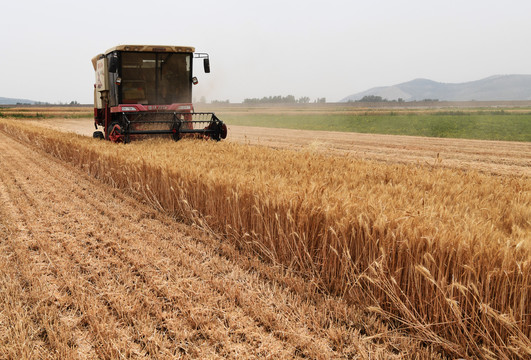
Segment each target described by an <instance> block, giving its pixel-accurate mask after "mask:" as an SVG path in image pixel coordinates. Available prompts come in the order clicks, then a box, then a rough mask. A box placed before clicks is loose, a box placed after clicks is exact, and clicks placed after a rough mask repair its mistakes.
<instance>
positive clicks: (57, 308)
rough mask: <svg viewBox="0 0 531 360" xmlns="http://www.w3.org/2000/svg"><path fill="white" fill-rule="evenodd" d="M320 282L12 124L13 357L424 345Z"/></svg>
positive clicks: (8, 246) (7, 300)
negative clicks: (19, 137)
mask: <svg viewBox="0 0 531 360" xmlns="http://www.w3.org/2000/svg"><path fill="white" fill-rule="evenodd" d="M310 289H311V287H308V286H306V285H305V282H304V281H302V280H301V279H300V278H297V277H296V276H294V275H290V274H285V273H283V272H282V271H281V270H280V269H278V268H275V267H273V266H269V265H265V264H263V263H261V262H260V261H258V260H256V259H253V258H252V257H248V256H245V255H242V254H240V253H239V252H238V251H236V250H235V249H233V248H231V247H230V246H229V245H227V244H225V243H223V242H220V241H219V240H216V239H215V238H213V237H211V236H207V235H205V234H204V233H203V232H201V231H199V230H198V229H195V228H192V227H190V226H186V225H183V224H180V223H177V222H176V221H174V220H173V219H171V218H169V217H167V216H165V215H163V214H161V213H159V212H157V211H155V210H153V209H152V208H150V207H149V206H148V205H145V204H141V203H139V202H138V201H137V200H135V199H133V198H131V197H129V196H127V195H124V194H123V193H122V192H121V191H120V190H117V189H114V188H112V187H110V186H107V185H104V184H102V183H101V182H99V181H97V180H95V179H93V178H91V177H90V176H88V175H87V174H85V173H83V172H82V171H80V170H78V169H76V168H73V167H71V166H70V165H68V164H65V163H62V162H61V161H60V160H57V159H55V158H53V157H51V156H48V155H47V154H44V153H42V152H40V151H36V150H33V149H31V148H29V147H28V146H26V145H24V144H21V143H19V142H17V141H15V140H13V139H11V138H9V137H7V136H6V135H5V134H3V133H1V132H0V309H1V311H0V358H2V359H30V358H31V359H41V358H42V359H43V358H47V359H48V358H57V359H72V358H75V359H77V358H81V359H97V358H106V359H115V358H140V357H149V358H161V359H174V358H238V359H241V358H268V357H270V358H275V359H277V358H280V359H282V358H303V357H306V358H323V359H324V358H361V359H363V358H369V357H370V358H371V359H378V358H381V359H387V358H393V356H395V357H397V356H400V354H401V355H404V353H403V352H402V351H409V353H408V354H411V352H410V351H411V350H410V349H417V351H415V352H416V353H417V354H424V355H425V353H424V350H422V349H420V348H419V347H417V345H415V343H414V340H412V339H408V338H404V337H401V336H396V337H393V334H389V333H388V330H387V328H386V327H385V326H384V325H383V324H382V323H380V322H379V321H377V320H376V319H374V318H373V317H369V316H368V315H363V314H361V313H360V312H359V311H358V310H356V309H355V308H353V307H349V306H347V305H346V304H344V303H343V302H341V301H340V300H337V299H330V298H326V297H324V296H322V295H319V294H315V293H312V290H310ZM384 335H385V336H384Z"/></svg>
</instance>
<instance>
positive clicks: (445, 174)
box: [0, 120, 531, 358]
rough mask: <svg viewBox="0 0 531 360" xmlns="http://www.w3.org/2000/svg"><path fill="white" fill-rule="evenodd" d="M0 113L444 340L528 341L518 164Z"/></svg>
mask: <svg viewBox="0 0 531 360" xmlns="http://www.w3.org/2000/svg"><path fill="white" fill-rule="evenodd" d="M0 125H1V128H2V129H3V130H4V131H6V132H8V133H10V134H12V135H13V136H16V137H17V138H19V139H21V140H23V141H26V142H28V143H29V144H33V145H35V146H38V147H40V148H42V149H44V150H45V151H47V152H49V153H52V154H54V155H55V156H57V157H59V158H61V159H64V160H66V161H69V162H72V163H75V164H77V165H78V166H80V167H82V168H84V169H86V171H87V172H89V173H91V174H93V175H94V176H96V177H98V178H100V179H102V180H104V181H107V182H109V183H112V184H114V185H115V186H117V187H119V188H122V189H126V190H128V191H130V192H132V193H134V194H136V195H137V196H138V197H140V198H143V199H146V200H148V201H150V202H151V203H152V204H153V205H154V206H155V207H157V208H159V209H162V210H163V211H167V212H170V213H172V214H174V215H175V216H177V217H180V218H182V219H185V220H186V221H193V222H196V223H198V224H200V225H201V226H203V227H205V228H208V229H212V230H213V231H214V232H216V233H217V234H219V235H221V236H224V237H225V238H226V239H230V240H232V241H234V242H235V243H236V244H238V245H239V246H240V247H241V248H242V249H243V250H247V251H254V252H256V253H258V254H259V255H261V256H263V257H264V258H265V259H267V260H268V261H273V262H276V263H279V264H283V265H285V266H288V267H290V268H292V269H295V270H297V271H299V272H300V273H301V274H304V275H305V276H306V277H307V278H308V280H309V281H310V282H313V283H315V286H316V287H318V288H319V289H321V290H324V291H329V292H331V293H334V294H337V295H341V296H344V297H345V298H346V299H349V300H350V301H353V302H357V303H359V304H361V305H363V306H366V308H367V310H369V311H374V312H377V313H380V314H381V315H382V316H383V317H386V318H388V319H389V321H391V322H393V323H395V324H396V326H397V327H398V328H401V329H403V330H404V331H407V332H408V333H409V334H411V335H414V336H416V337H418V338H420V339H422V340H423V341H426V342H427V343H431V344H432V345H434V346H439V347H440V348H441V349H442V350H443V351H445V352H447V353H448V354H452V355H460V356H476V357H479V358H525V357H527V356H529V355H531V342H530V340H529V337H530V333H531V306H530V304H529V297H530V296H531V294H530V290H531V237H530V233H531V222H530V219H531V206H530V204H531V183H530V181H529V178H527V177H520V178H517V177H510V176H489V175H486V174H481V173H477V172H473V171H470V172H464V171H457V170H449V169H443V168H439V167H437V164H436V163H435V164H434V165H433V166H407V165H389V164H385V163H379V162H371V161H361V160H355V159H352V158H348V159H347V158H341V157H329V156H323V155H318V154H312V153H309V152H306V153H305V152H292V151H279V150H273V149H269V148H264V147H250V146H245V145H238V144H232V143H211V142H203V141H192V140H183V141H180V142H178V143H173V142H170V141H160V140H156V141H144V142H138V143H132V144H130V145H127V146H120V145H114V144H110V143H107V142H101V141H96V140H93V139H88V138H84V137H81V136H74V135H72V136H64V134H58V133H55V132H53V131H51V130H46V129H34V128H30V127H28V126H25V125H22V124H20V123H16V122H13V121H6V120H1V122H0Z"/></svg>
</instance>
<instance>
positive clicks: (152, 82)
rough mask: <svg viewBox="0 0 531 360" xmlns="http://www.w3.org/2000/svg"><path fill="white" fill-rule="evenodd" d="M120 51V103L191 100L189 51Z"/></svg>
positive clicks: (185, 101)
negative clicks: (186, 52) (187, 52)
mask: <svg viewBox="0 0 531 360" xmlns="http://www.w3.org/2000/svg"><path fill="white" fill-rule="evenodd" d="M121 55H122V56H121V63H122V67H121V68H122V69H121V70H122V71H121V79H122V82H121V85H120V88H121V101H120V102H121V103H122V104H143V105H155V104H157V105H159V104H174V103H190V102H191V100H192V85H191V80H190V79H191V64H190V63H191V54H185V53H146V52H138V53H131V52H129V53H128V52H122V54H121Z"/></svg>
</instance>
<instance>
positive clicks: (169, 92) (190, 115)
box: [92, 45, 227, 143]
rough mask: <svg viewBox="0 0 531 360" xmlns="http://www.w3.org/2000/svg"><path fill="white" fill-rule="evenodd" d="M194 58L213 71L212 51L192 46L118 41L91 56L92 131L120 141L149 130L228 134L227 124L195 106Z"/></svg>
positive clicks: (221, 136) (153, 133) (142, 135)
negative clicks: (193, 100)
mask: <svg viewBox="0 0 531 360" xmlns="http://www.w3.org/2000/svg"><path fill="white" fill-rule="evenodd" d="M194 58H199V59H203V66H204V71H205V73H209V72H210V61H209V57H208V54H205V53H196V52H195V49H194V48H193V47H183V46H151V45H120V46H116V47H113V48H111V49H109V50H107V51H106V52H105V53H103V54H99V55H97V56H95V57H94V58H92V65H93V66H94V71H95V72H96V83H95V84H94V126H95V128H96V130H97V131H95V132H94V137H95V138H100V139H107V140H110V141H113V142H122V143H127V142H129V141H131V140H132V139H139V138H145V137H149V136H171V137H173V139H174V140H179V139H180V138H182V137H185V136H190V137H203V138H210V139H214V140H218V141H219V140H221V139H225V138H226V136H227V126H226V125H225V124H224V123H223V122H222V121H221V120H220V119H218V118H217V117H216V115H215V114H214V113H210V112H195V111H194V107H193V104H192V86H193V85H195V84H197V82H198V81H197V78H196V77H195V76H193V59H194ZM98 127H101V128H102V130H98Z"/></svg>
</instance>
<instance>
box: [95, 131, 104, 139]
mask: <svg viewBox="0 0 531 360" xmlns="http://www.w3.org/2000/svg"><path fill="white" fill-rule="evenodd" d="M92 137H93V138H94V139H100V140H103V139H105V136H104V135H103V132H101V131H94V132H93V133H92Z"/></svg>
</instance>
